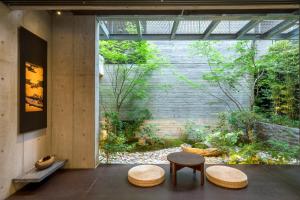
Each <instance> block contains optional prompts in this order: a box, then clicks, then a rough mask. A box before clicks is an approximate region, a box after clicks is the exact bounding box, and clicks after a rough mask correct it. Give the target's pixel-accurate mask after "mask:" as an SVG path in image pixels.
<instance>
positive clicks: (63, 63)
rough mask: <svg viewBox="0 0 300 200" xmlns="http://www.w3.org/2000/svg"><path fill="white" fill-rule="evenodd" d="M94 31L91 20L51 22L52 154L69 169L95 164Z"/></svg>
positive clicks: (96, 78) (64, 18)
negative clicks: (61, 160) (64, 161)
mask: <svg viewBox="0 0 300 200" xmlns="http://www.w3.org/2000/svg"><path fill="white" fill-rule="evenodd" d="M96 31H97V29H96V19H95V17H93V16H72V15H68V14H66V13H64V15H62V16H55V17H54V18H53V46H52V47H53V57H52V58H53V71H52V83H53V94H54V95H53V110H52V113H53V126H52V134H53V137H52V144H53V149H52V150H53V153H54V154H55V155H57V156H58V158H61V159H68V160H69V162H68V163H67V167H68V168H93V167H95V165H96V163H97V160H98V156H97V154H98V150H97V148H98V145H96V144H97V142H98V139H97V138H98V132H99V130H98V126H99V123H98V114H99V108H98V106H99V105H98V95H99V89H98V88H97V87H99V85H98V84H97V82H98V81H99V72H98V68H97V67H96V66H95V65H96V58H98V56H97V57H96V56H95V55H96V54H97V55H98V53H97V50H96V49H97V48H95V44H97V43H96V42H95V41H98V39H97V36H96Z"/></svg>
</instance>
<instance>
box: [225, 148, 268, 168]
mask: <svg viewBox="0 0 300 200" xmlns="http://www.w3.org/2000/svg"><path fill="white" fill-rule="evenodd" d="M262 146H263V144H262V143H251V144H245V145H244V146H242V147H241V148H234V149H231V150H230V151H229V159H228V162H227V163H228V164H261V163H263V160H262V159H261V156H259V153H261V149H262Z"/></svg>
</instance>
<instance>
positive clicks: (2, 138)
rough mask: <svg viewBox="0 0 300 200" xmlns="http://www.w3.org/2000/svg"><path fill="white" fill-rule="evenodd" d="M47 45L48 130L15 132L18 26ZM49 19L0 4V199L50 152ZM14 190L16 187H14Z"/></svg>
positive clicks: (47, 15)
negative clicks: (18, 178) (14, 179)
mask: <svg viewBox="0 0 300 200" xmlns="http://www.w3.org/2000/svg"><path fill="white" fill-rule="evenodd" d="M19 26H24V27H25V28H26V29H29V30H30V31H31V32H33V33H35V34H36V35H38V36H40V37H41V38H43V39H44V40H46V41H47V42H48V128H47V129H42V130H37V131H32V132H29V133H26V134H19V131H18V104H19V102H18V88H19V83H18V81H19V76H18V73H19V65H18V27H19ZM51 67H52V66H51V17H50V15H49V14H48V13H47V12H38V11H34V12H32V11H10V10H9V9H8V8H7V7H6V6H4V5H3V4H2V3H1V2H0V199H4V198H6V197H7V196H8V195H10V194H11V193H13V192H15V190H16V188H15V185H13V184H12V181H11V180H12V179H13V178H15V177H17V176H18V175H20V174H22V173H24V172H26V171H27V170H29V169H31V168H33V166H34V163H35V161H36V160H37V159H39V158H40V157H42V156H45V155H46V154H49V153H50V152H51V139H50V138H51V102H52V99H51V96H52V95H51V84H50V82H51ZM17 187H19V186H18V185H17Z"/></svg>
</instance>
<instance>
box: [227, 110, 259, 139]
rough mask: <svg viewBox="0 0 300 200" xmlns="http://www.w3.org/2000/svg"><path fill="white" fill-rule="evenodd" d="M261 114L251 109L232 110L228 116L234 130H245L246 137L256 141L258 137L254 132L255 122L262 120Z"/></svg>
mask: <svg viewBox="0 0 300 200" xmlns="http://www.w3.org/2000/svg"><path fill="white" fill-rule="evenodd" d="M260 120H261V116H260V115H258V114H256V113H254V112H251V111H239V112H232V113H230V115H229V117H228V122H229V123H230V125H231V126H232V128H233V130H244V132H245V133H246V135H245V139H246V140H247V141H248V142H254V141H255V139H256V137H255V135H254V133H253V128H254V124H255V122H256V121H260Z"/></svg>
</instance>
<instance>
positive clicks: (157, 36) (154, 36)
mask: <svg viewBox="0 0 300 200" xmlns="http://www.w3.org/2000/svg"><path fill="white" fill-rule="evenodd" d="M203 36H204V35H203V34H200V35H199V34H176V37H175V38H174V40H199V38H202V37H203ZM235 37H236V36H235V34H211V35H209V37H208V38H207V40H235ZM103 39H104V40H107V39H106V38H103ZM109 39H110V40H139V37H138V36H137V35H134V34H111V35H110V38H109ZM143 39H144V40H170V34H143ZM254 39H259V34H245V35H244V36H243V37H241V38H240V39H239V40H254ZM272 39H274V40H282V39H285V38H284V35H282V34H281V35H277V36H274V37H273V38H272ZM293 39H294V38H293Z"/></svg>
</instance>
